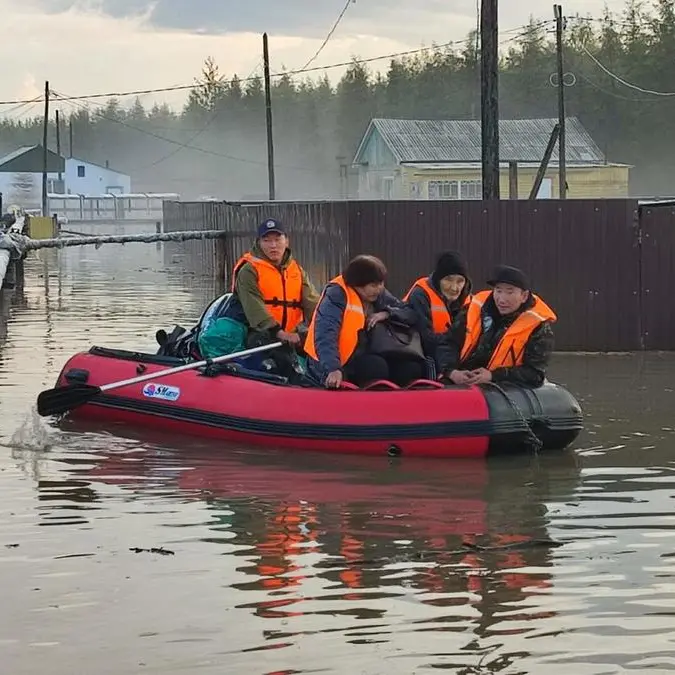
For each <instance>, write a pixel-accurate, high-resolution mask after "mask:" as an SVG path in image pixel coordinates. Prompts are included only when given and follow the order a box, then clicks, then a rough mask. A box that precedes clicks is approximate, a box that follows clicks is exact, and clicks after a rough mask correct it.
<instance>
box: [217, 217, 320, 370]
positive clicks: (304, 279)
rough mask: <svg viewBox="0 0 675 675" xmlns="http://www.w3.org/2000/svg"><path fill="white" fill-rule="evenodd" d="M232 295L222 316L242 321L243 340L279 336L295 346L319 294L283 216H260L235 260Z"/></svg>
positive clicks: (273, 355) (255, 342)
mask: <svg viewBox="0 0 675 675" xmlns="http://www.w3.org/2000/svg"><path fill="white" fill-rule="evenodd" d="M232 293H233V297H232V300H231V302H230V303H229V305H228V308H227V313H226V316H227V317H228V318H230V319H234V320H236V321H240V322H241V323H244V324H245V325H246V326H247V327H248V329H249V334H248V338H247V346H249V347H251V346H257V345H261V344H264V343H265V342H272V341H275V340H281V341H282V342H285V343H287V344H288V345H290V346H293V347H296V348H299V347H300V345H301V342H302V340H301V337H300V334H299V332H298V331H299V329H300V330H301V329H302V325H303V323H305V324H306V323H309V321H310V319H311V317H312V314H313V312H314V309H315V308H316V305H317V303H318V302H319V294H318V292H317V290H316V288H315V287H314V285H313V284H312V282H311V281H310V279H309V276H308V275H307V273H306V272H305V270H304V269H302V267H300V265H299V264H298V263H297V261H296V260H295V259H294V258H293V254H292V253H291V249H290V248H289V238H288V235H287V233H286V230H285V228H284V226H283V225H282V223H281V222H279V221H278V220H277V219H275V218H268V219H266V220H264V221H263V222H262V223H261V224H260V226H259V227H258V237H257V239H256V241H255V244H254V245H253V248H252V249H251V250H250V251H249V252H248V253H245V254H244V255H243V256H242V257H241V258H240V259H239V260H238V261H237V263H236V264H235V266H234V270H233V272H232ZM270 357H271V358H272V359H274V360H275V361H277V360H278V359H279V358H281V359H282V361H283V362H284V363H283V365H282V364H278V365H279V366H280V369H282V370H287V367H286V365H287V364H286V361H287V358H283V357H282V356H281V355H280V354H279V352H270Z"/></svg>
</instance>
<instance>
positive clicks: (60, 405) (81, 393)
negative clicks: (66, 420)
mask: <svg viewBox="0 0 675 675" xmlns="http://www.w3.org/2000/svg"><path fill="white" fill-rule="evenodd" d="M100 393H101V389H100V388H99V387H94V386H92V385H90V384H69V385H67V386H65V387H56V389H47V390H46V391H43V392H40V394H38V397H37V410H38V414H39V415H41V416H42V417H48V416H49V415H62V414H63V413H66V412H68V411H69V410H72V409H73V408H77V406H80V405H82V404H84V403H87V402H88V401H91V399H92V398H94V396H97V395H98V394H100Z"/></svg>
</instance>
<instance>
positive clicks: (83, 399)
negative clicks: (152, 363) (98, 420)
mask: <svg viewBox="0 0 675 675" xmlns="http://www.w3.org/2000/svg"><path fill="white" fill-rule="evenodd" d="M282 344H283V343H281V342H273V343H271V344H269V345H262V346H260V347H253V348H252V349H246V350H244V351H241V352H235V353H234V354H225V355H224V356H216V357H215V358H214V359H206V360H204V361H195V362H194V363H187V364H185V365H184V366H178V367H177V368H168V369H166V370H159V371H157V372H156V373H148V374H147V375H140V376H139V377H132V378H131V379H130V380H121V381H119V382H111V383H110V384H104V385H102V386H100V387H96V386H94V385H91V384H69V385H66V386H64V387H56V388H55V389H47V390H46V391H43V392H41V393H40V394H39V395H38V398H37V409H38V414H39V415H41V416H42V417H47V416H49V415H61V414H62V413H66V412H68V411H69V410H72V409H73V408H77V407H78V406H80V405H82V404H84V403H87V402H88V401H90V400H91V399H92V398H94V397H95V396H98V395H99V394H101V393H103V392H104V391H110V390H111V389H119V388H120V387H126V386H127V385H129V384H138V383H140V382H147V381H148V380H156V379H157V378H160V377H165V376H166V375H174V374H176V373H182V372H183V371H185V370H194V369H195V368H201V367H202V366H210V365H211V364H212V363H222V362H223V361H231V360H232V359H238V358H241V357H243V356H249V355H251V354H257V353H258V352H265V351H269V350H270V349H277V347H281V346H282Z"/></svg>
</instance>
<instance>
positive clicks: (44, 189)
mask: <svg viewBox="0 0 675 675" xmlns="http://www.w3.org/2000/svg"><path fill="white" fill-rule="evenodd" d="M48 130H49V82H45V117H44V120H43V123H42V215H43V216H45V217H46V216H48V215H49V214H48V213H47V161H48V159H49V155H48V154H47V132H48Z"/></svg>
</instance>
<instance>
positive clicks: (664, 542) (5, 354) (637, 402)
mask: <svg viewBox="0 0 675 675" xmlns="http://www.w3.org/2000/svg"><path fill="white" fill-rule="evenodd" d="M175 267H176V265H174V264H173V263H172V256H171V255H170V254H167V255H166V256H165V255H164V254H163V253H162V247H160V249H159V250H157V249H156V248H155V247H134V246H131V245H129V246H125V247H124V248H120V249H111V248H106V247H102V248H101V249H99V250H98V251H96V250H94V249H91V248H87V249H85V248H83V249H79V250H76V249H71V250H69V251H64V252H61V253H59V252H55V251H49V252H44V254H42V253H41V254H40V256H35V257H32V258H29V259H28V261H27V272H26V274H27V276H26V288H25V289H24V291H23V293H22V294H19V295H18V297H17V298H16V299H15V302H14V305H13V306H12V307H10V308H9V310H8V312H7V310H6V309H5V308H3V311H5V314H4V315H3V316H9V321H10V325H9V327H8V330H7V334H6V335H4V334H2V333H0V391H2V392H3V394H2V404H3V412H4V413H5V415H4V416H3V419H2V421H1V422H0V442H2V443H4V446H2V448H1V450H0V495H1V496H0V522H2V525H3V527H2V535H0V570H1V571H2V572H3V574H2V577H0V578H2V580H3V581H2V582H0V583H2V589H1V590H2V598H3V606H4V607H9V608H11V612H3V613H2V615H1V618H0V647H1V648H2V651H3V666H5V668H6V669H7V672H13V673H24V672H35V671H36V670H37V669H40V668H42V667H43V666H44V662H45V661H44V659H45V655H48V656H49V668H50V672H51V673H53V675H60V674H61V673H64V674H65V673H68V674H70V673H72V672H74V671H75V670H76V669H79V670H80V671H83V672H95V673H97V675H107V674H108V673H110V674H113V673H114V674H117V673H121V672H129V673H132V672H134V673H135V672H167V673H168V672H172V673H193V672H205V673H206V672H208V673H211V672H212V673H222V672H236V673H263V672H264V673H333V672H350V673H351V672H354V673H382V672H386V673H406V674H407V673H411V672H423V671H424V670H426V669H432V668H435V669H446V670H449V671H451V672H462V673H478V672H503V673H510V674H511V673H540V672H542V671H543V669H544V668H545V669H546V671H547V672H555V673H560V674H561V675H567V674H568V673H570V672H575V673H579V674H586V673H587V674H589V675H600V674H601V673H615V672H618V671H619V670H620V669H625V670H635V671H640V670H647V669H650V670H654V671H656V672H659V669H660V670H661V671H667V670H671V669H673V667H674V664H673V660H674V659H673V651H672V650H669V649H668V648H667V646H668V645H669V644H670V643H671V642H672V640H673V637H674V632H675V629H673V621H672V619H673V616H672V615H673V613H674V612H673V610H672V607H673V605H674V603H675V598H673V588H674V587H673V584H672V578H673V575H674V574H675V554H674V553H673V551H674V550H675V549H673V545H672V544H673V541H672V537H673V532H674V530H673V523H675V520H674V517H673V515H672V512H673V511H672V495H673V494H675V493H674V492H673V482H674V471H675V467H674V465H673V461H672V458H671V455H672V452H671V449H672V447H673V433H674V432H673V427H672V409H673V405H672V403H673V399H672V395H673V391H672V387H671V386H669V385H670V379H671V375H670V374H669V373H672V372H673V368H672V366H673V361H674V359H673V358H672V357H665V356H660V355H659V356H649V357H642V356H631V357H607V356H603V357H578V356H570V355H565V356H559V357H556V360H555V363H554V367H553V370H554V372H553V374H552V376H553V379H555V380H557V381H560V382H562V383H563V384H565V385H567V386H568V387H570V389H571V390H572V391H574V392H575V393H578V394H579V398H580V399H581V400H582V401H583V402H584V408H585V412H586V416H587V421H588V431H587V433H585V434H584V436H583V437H582V438H581V439H580V440H579V444H578V450H577V452H576V453H574V452H570V453H560V454H554V455H541V456H539V457H536V458H518V459H511V460H491V461H489V462H450V463H443V462H440V463H439V462H435V461H427V462H415V461H392V462H388V461H385V460H379V459H374V458H368V459H361V458H356V457H349V458H347V457H330V456H317V455H305V456H303V457H301V458H298V457H294V456H292V455H289V454H283V453H277V452H272V451H268V452H264V451H260V450H253V449H247V448H233V447H225V446H221V445H216V446H214V445H209V444H206V443H202V442H198V441H195V440H194V439H179V438H174V437H171V436H168V437H167V436H162V435H158V434H154V435H152V436H150V435H148V434H142V433H140V432H138V431H133V430H121V429H119V428H117V429H115V430H105V429H100V428H98V429H96V428H82V427H76V426H75V425H73V424H72V423H68V422H66V423H62V424H60V425H58V426H57V425H54V424H48V423H46V422H45V420H41V419H39V418H37V416H36V415H35V413H34V411H32V410H31V406H33V405H34V401H35V395H36V393H37V392H38V391H39V390H40V389H42V388H45V387H49V386H52V384H53V382H54V381H55V379H56V377H57V375H58V372H59V370H60V368H61V366H62V365H63V362H64V361H65V359H66V358H67V357H68V356H70V355H71V354H72V353H73V352H74V351H77V350H81V349H87V348H88V347H89V346H90V345H91V344H92V343H96V344H101V345H108V346H119V347H125V348H138V349H143V348H153V341H154V332H155V330H156V329H157V328H159V327H166V326H169V325H171V324H172V323H173V322H174V321H175V322H183V323H184V325H185V324H188V325H189V323H190V322H189V321H185V320H184V317H185V316H188V317H195V316H198V315H199V313H200V310H201V308H202V306H203V304H204V303H205V301H206V300H207V299H208V295H209V292H208V290H206V287H205V286H203V285H201V286H200V283H201V282H200V281H199V280H198V279H197V278H192V277H190V278H189V279H188V280H187V281H186V277H184V276H181V275H180V274H178V273H177V272H175V271H174V270H175ZM40 275H41V276H40ZM1 321H2V320H1V319H0V323H1ZM8 392H9V393H8ZM636 411H640V414H639V416H638V415H637V413H636ZM637 417H639V420H636V418H637Z"/></svg>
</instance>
